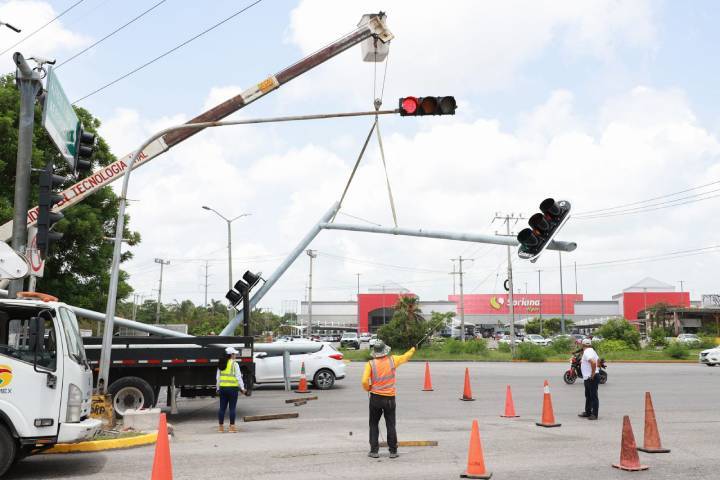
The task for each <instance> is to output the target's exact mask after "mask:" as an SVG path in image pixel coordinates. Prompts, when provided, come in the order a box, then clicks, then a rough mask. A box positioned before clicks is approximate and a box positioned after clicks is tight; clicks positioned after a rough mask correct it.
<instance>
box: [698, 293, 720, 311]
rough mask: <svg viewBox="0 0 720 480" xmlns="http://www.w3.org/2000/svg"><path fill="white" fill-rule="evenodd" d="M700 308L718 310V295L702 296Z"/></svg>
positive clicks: (719, 304)
mask: <svg viewBox="0 0 720 480" xmlns="http://www.w3.org/2000/svg"><path fill="white" fill-rule="evenodd" d="M702 307H703V308H720V295H718V294H712V295H703V296H702Z"/></svg>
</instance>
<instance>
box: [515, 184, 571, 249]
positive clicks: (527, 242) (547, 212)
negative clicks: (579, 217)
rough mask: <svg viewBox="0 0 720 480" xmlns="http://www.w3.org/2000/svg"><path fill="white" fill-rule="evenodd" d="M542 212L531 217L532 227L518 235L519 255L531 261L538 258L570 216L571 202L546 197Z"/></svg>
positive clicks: (541, 208)
mask: <svg viewBox="0 0 720 480" xmlns="http://www.w3.org/2000/svg"><path fill="white" fill-rule="evenodd" d="M540 212H541V213H536V214H535V215H533V216H532V217H530V220H529V221H528V223H529V224H530V228H526V229H524V230H521V231H520V233H518V236H517V240H518V242H520V247H519V248H518V256H519V257H520V258H523V259H525V260H530V261H531V262H534V261H535V260H537V258H538V257H539V256H540V254H541V253H542V252H543V250H545V247H547V246H548V245H549V244H550V241H551V240H552V239H553V237H554V236H555V234H556V233H557V232H558V231H559V230H560V229H561V228H562V226H563V225H564V224H565V222H566V221H567V219H568V218H569V217H570V202H568V201H567V200H560V201H558V202H556V201H555V200H554V199H552V198H546V199H545V200H543V201H542V203H541V204H540Z"/></svg>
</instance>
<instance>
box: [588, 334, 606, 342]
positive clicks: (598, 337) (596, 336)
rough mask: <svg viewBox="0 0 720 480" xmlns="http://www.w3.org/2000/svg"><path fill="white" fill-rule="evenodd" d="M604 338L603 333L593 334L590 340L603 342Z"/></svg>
mask: <svg viewBox="0 0 720 480" xmlns="http://www.w3.org/2000/svg"><path fill="white" fill-rule="evenodd" d="M603 340H604V338H603V337H602V335H593V336H592V338H591V339H590V341H591V342H592V343H598V342H602V341H603Z"/></svg>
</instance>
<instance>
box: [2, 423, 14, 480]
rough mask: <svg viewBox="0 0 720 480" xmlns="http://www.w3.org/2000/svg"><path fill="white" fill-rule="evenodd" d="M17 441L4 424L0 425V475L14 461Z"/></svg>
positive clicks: (3, 473)
mask: <svg viewBox="0 0 720 480" xmlns="http://www.w3.org/2000/svg"><path fill="white" fill-rule="evenodd" d="M16 455H17V443H15V439H14V438H13V437H12V435H10V432H9V431H8V429H7V428H5V426H4V425H0V477H2V476H3V475H5V472H7V471H8V469H9V468H10V467H11V466H12V464H13V463H15V456H16Z"/></svg>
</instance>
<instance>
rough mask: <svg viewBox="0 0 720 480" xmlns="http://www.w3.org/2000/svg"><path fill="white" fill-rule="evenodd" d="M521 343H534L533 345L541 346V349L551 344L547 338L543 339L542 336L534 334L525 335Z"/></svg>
mask: <svg viewBox="0 0 720 480" xmlns="http://www.w3.org/2000/svg"><path fill="white" fill-rule="evenodd" d="M523 342H529V343H534V344H535V345H542V346H543V347H547V346H548V345H550V343H551V341H550V339H549V338H545V337H543V336H542V335H537V334H535V333H531V334H529V335H526V336H525V338H524V339H523Z"/></svg>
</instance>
